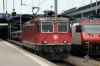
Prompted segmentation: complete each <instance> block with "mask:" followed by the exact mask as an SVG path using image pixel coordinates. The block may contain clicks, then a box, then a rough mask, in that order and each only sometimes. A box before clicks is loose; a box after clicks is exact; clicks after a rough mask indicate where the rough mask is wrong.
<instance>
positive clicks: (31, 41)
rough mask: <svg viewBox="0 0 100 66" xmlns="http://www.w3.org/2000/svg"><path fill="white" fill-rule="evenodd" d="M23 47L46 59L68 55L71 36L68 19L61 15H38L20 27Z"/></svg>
mask: <svg viewBox="0 0 100 66" xmlns="http://www.w3.org/2000/svg"><path fill="white" fill-rule="evenodd" d="M22 42H23V47H24V48H29V49H31V50H35V53H36V54H38V55H40V56H42V57H44V58H46V59H48V60H62V59H66V58H68V57H69V55H70V51H71V37H70V23H69V19H67V18H63V17H38V18H35V19H33V20H31V21H29V22H27V23H26V24H24V25H23V27H22Z"/></svg>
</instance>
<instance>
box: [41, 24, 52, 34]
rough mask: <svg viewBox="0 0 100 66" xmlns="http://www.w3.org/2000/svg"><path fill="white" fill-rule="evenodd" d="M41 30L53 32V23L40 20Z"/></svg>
mask: <svg viewBox="0 0 100 66" xmlns="http://www.w3.org/2000/svg"><path fill="white" fill-rule="evenodd" d="M42 32H45V33H47V32H53V23H52V22H42Z"/></svg>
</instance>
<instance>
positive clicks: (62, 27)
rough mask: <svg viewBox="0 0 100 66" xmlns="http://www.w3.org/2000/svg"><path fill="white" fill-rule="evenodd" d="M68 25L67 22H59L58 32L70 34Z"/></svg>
mask: <svg viewBox="0 0 100 66" xmlns="http://www.w3.org/2000/svg"><path fill="white" fill-rule="evenodd" d="M68 31H69V29H68V23H67V22H58V32H68Z"/></svg>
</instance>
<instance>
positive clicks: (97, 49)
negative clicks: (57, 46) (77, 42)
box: [82, 22, 100, 55]
mask: <svg viewBox="0 0 100 66" xmlns="http://www.w3.org/2000/svg"><path fill="white" fill-rule="evenodd" d="M82 30H83V32H82V43H83V45H84V48H85V50H87V49H88V52H89V51H90V52H91V53H90V52H89V55H99V54H100V23H99V22H98V23H96V22H93V23H92V22H91V23H89V24H84V25H83V26H82Z"/></svg>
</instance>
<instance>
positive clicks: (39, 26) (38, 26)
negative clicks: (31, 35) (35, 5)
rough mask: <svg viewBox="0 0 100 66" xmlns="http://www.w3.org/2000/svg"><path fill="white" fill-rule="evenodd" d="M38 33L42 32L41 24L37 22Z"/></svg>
mask: <svg viewBox="0 0 100 66" xmlns="http://www.w3.org/2000/svg"><path fill="white" fill-rule="evenodd" d="M37 32H41V22H37Z"/></svg>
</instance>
